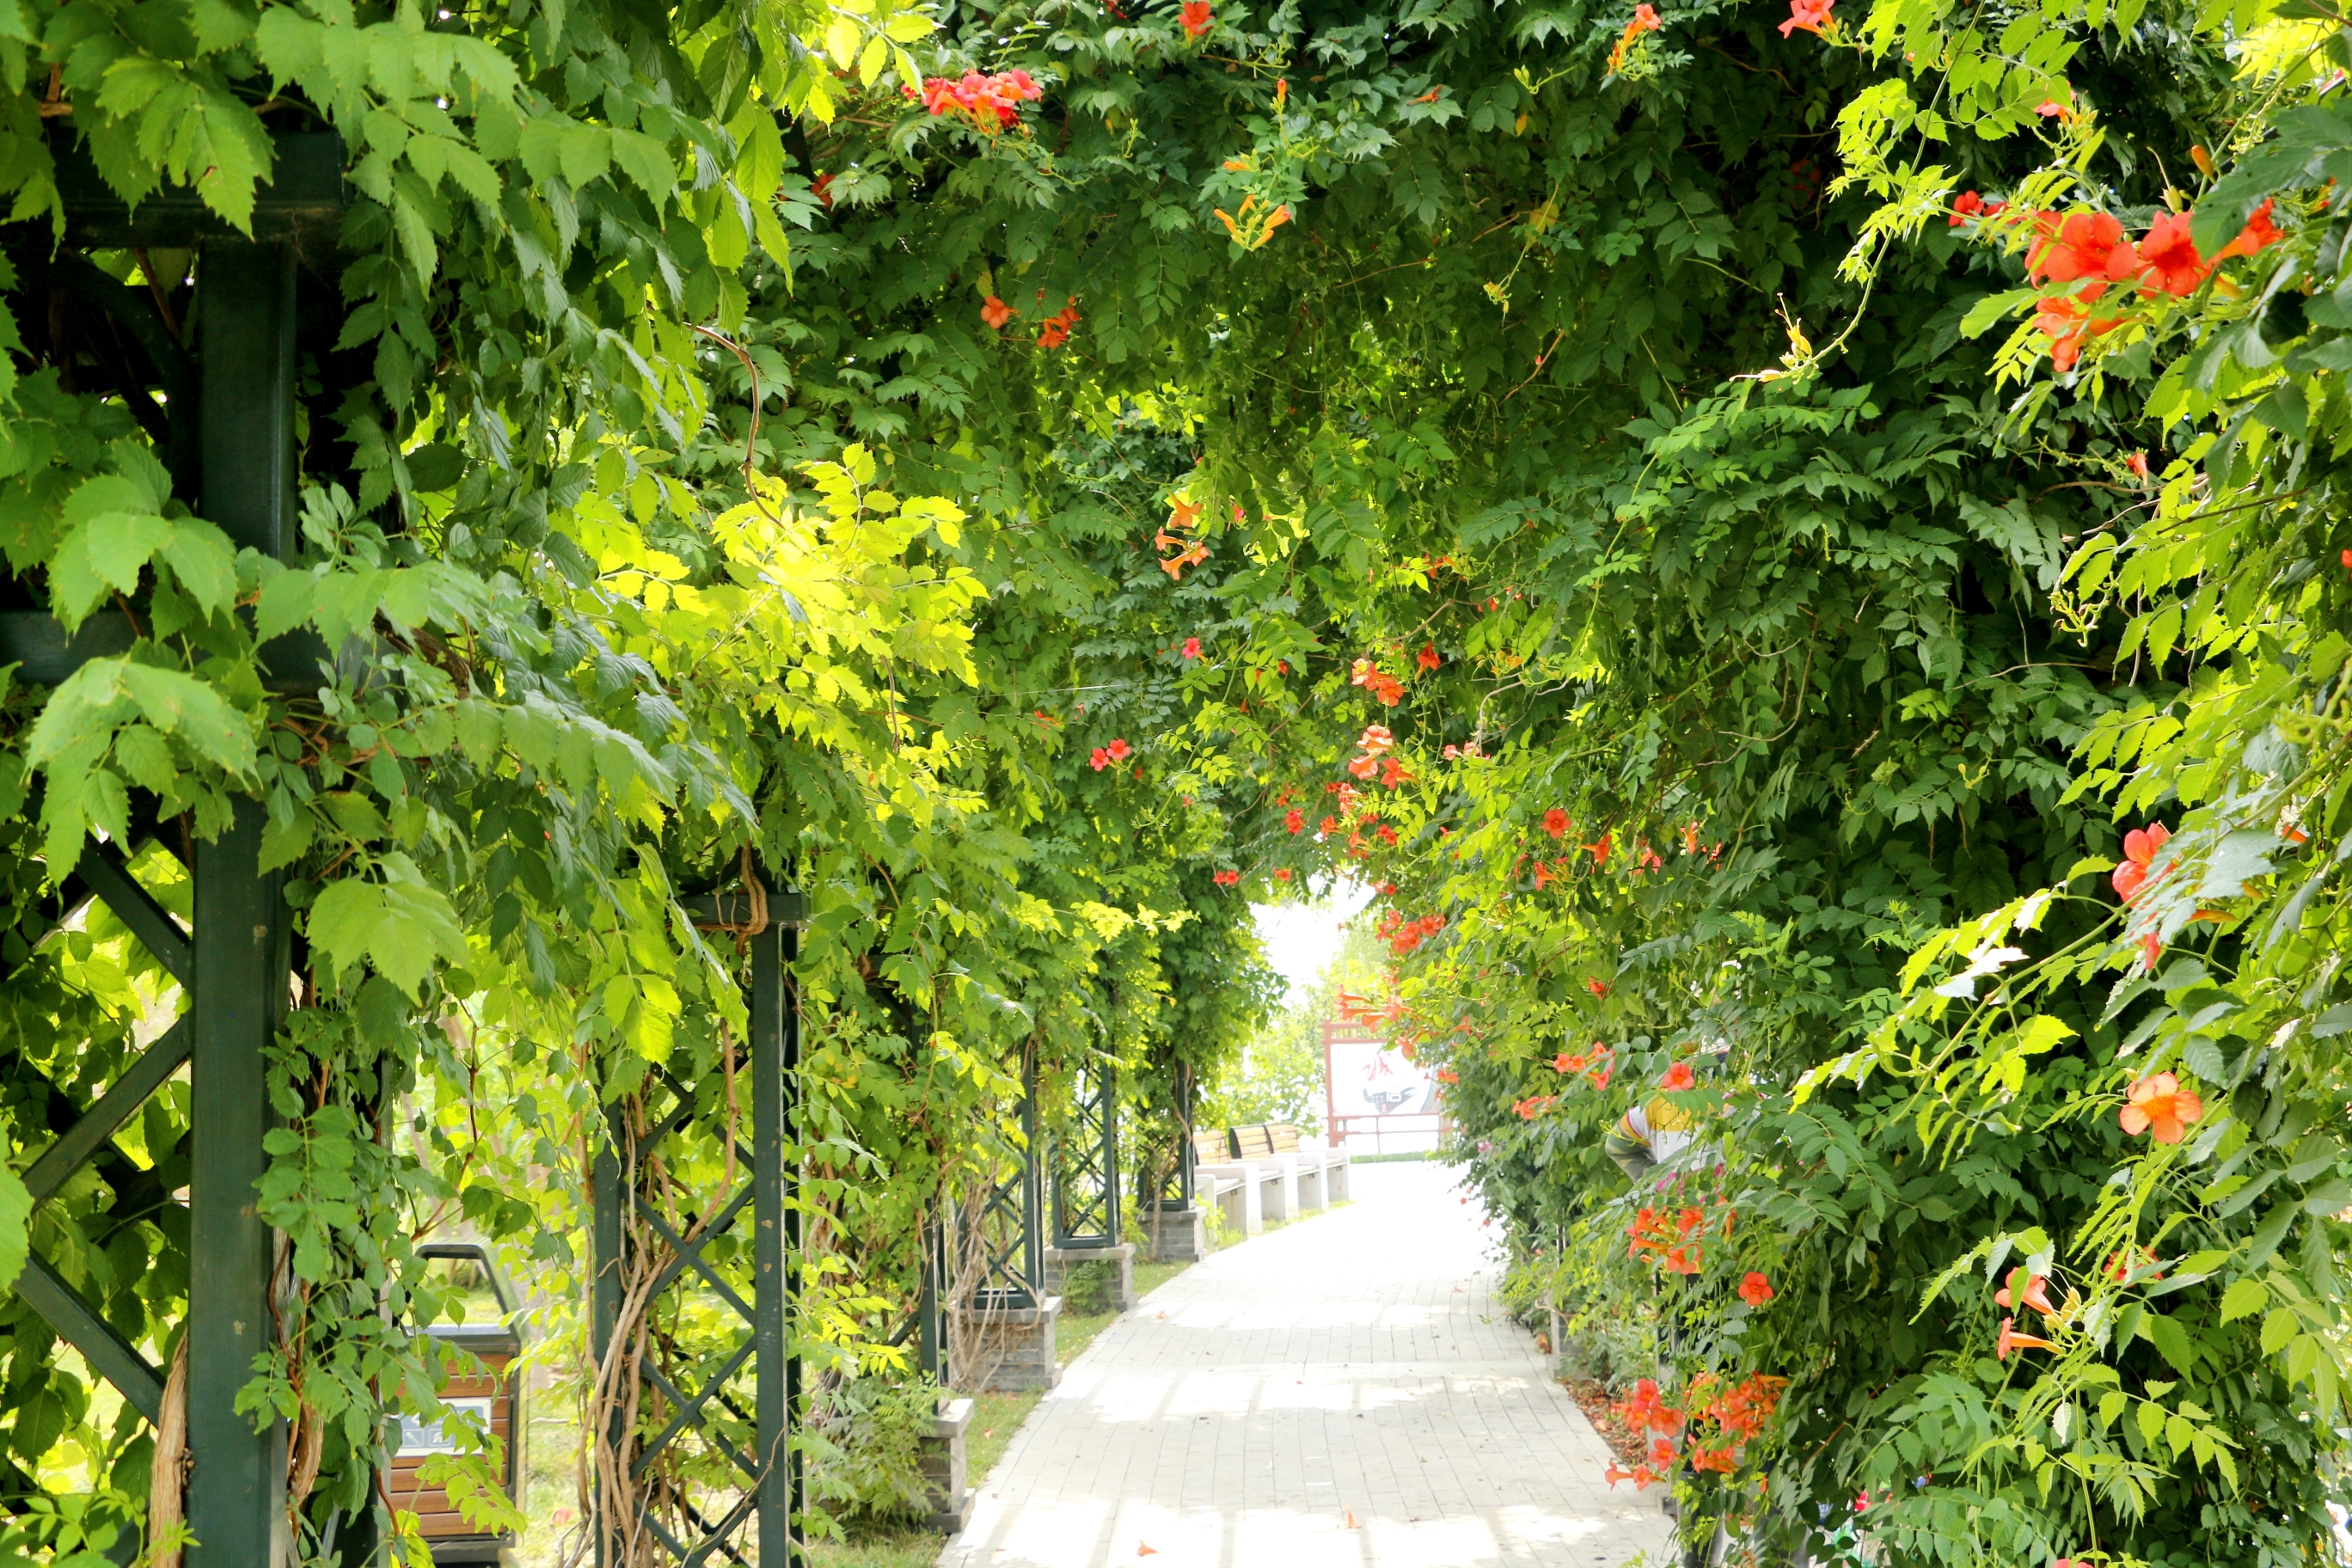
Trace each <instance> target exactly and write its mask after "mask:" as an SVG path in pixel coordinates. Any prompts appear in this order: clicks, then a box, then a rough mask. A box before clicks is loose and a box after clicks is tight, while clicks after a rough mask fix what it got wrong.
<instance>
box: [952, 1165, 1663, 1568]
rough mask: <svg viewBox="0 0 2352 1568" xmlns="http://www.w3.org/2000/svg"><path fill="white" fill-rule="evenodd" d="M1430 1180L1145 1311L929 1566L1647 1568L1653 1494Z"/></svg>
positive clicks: (1388, 1189)
mask: <svg viewBox="0 0 2352 1568" xmlns="http://www.w3.org/2000/svg"><path fill="white" fill-rule="evenodd" d="M1451 1179H1452V1178H1451V1173H1449V1172H1448V1171H1446V1170H1445V1169H1444V1168H1443V1167H1441V1166H1437V1165H1422V1164H1382V1165H1363V1166H1359V1167H1357V1169H1356V1171H1355V1173H1354V1175H1353V1181H1354V1184H1355V1190H1356V1193H1357V1194H1358V1199H1357V1202H1356V1203H1355V1204H1353V1205H1350V1206H1349V1207H1347V1208H1343V1209H1341V1210H1339V1211H1338V1212H1337V1213H1334V1214H1330V1215H1323V1216H1320V1217H1317V1218H1311V1219H1308V1220H1307V1221H1304V1222H1303V1223H1300V1224H1297V1225H1294V1226H1286V1227H1285V1228H1284V1229H1282V1230H1280V1231H1277V1232H1276V1233H1274V1234H1272V1235H1269V1236H1265V1237H1260V1238H1259V1239H1257V1240H1255V1241H1252V1242H1249V1243H1247V1244H1245V1245H1244V1246H1240V1247H1233V1248H1230V1249H1228V1250H1226V1251H1224V1252H1221V1253H1218V1254H1217V1255H1216V1256H1215V1257H1213V1258H1210V1259H1209V1260H1208V1261H1207V1262H1205V1263H1203V1264H1201V1265H1200V1266H1198V1267H1197V1268H1192V1269H1190V1270H1188V1271H1186V1272H1185V1273H1183V1274H1181V1275H1180V1276H1178V1277H1177V1278H1176V1279H1173V1280H1171V1282H1169V1283H1168V1284H1166V1285H1164V1286H1162V1287H1160V1289H1158V1290H1157V1291H1155V1292H1153V1293H1152V1294H1151V1295H1150V1297H1148V1298H1146V1299H1145V1300H1144V1303H1143V1305H1142V1307H1141V1308H1140V1309H1139V1310H1137V1311H1136V1312H1135V1313H1133V1314H1132V1315H1130V1316H1129V1317H1128V1318H1127V1319H1125V1320H1123V1321H1120V1322H1118V1323H1116V1324H1113V1325H1112V1326H1111V1327H1110V1328H1108V1329H1106V1330H1105V1331H1103V1333H1102V1335H1101V1337H1100V1338H1098V1339H1097V1340H1096V1341H1095V1342H1094V1343H1093V1344H1092V1345H1091V1346H1089V1347H1088V1348H1087V1352H1086V1353H1085V1354H1084V1355H1082V1356H1080V1357H1079V1358H1078V1360H1077V1361H1076V1363H1073V1364H1072V1366H1071V1367H1070V1369H1069V1371H1068V1373H1067V1375H1066V1377H1065V1378H1064V1380H1063V1382H1062V1385H1061V1386H1060V1387H1059V1388H1058V1389H1056V1390H1055V1391H1054V1392H1053V1393H1052V1394H1048V1395H1047V1396H1046V1397H1045V1401H1044V1402H1043V1403H1042V1404H1040V1405H1038V1407H1037V1409H1036V1411H1035V1413H1034V1414H1033V1415H1031V1416H1030V1418H1029V1421H1028V1423H1027V1425H1025V1426H1024V1427H1023V1428H1022V1430H1021V1433H1020V1435H1019V1436H1016V1437H1015V1438H1014V1439H1013V1446H1012V1447H1011V1448H1009V1449H1008V1450H1007V1451H1006V1453H1005V1456H1004V1458H1003V1461H1002V1462H1001V1463H1000V1464H999V1465H998V1466H997V1468H996V1471H995V1473H994V1474H993V1475H992V1477H990V1479H988V1480H987V1481H986V1482H985V1483H984V1484H983V1485H982V1488H981V1491H980V1498H979V1502H978V1507H977V1508H976V1509H975V1510H974V1511H973V1514H972V1521H971V1525H970V1526H969V1527H968V1528H967V1529H966V1530H965V1531H963V1533H962V1534H961V1535H959V1536H957V1537H956V1538H955V1539H954V1540H953V1541H951V1542H949V1544H948V1547H947V1550H946V1551H945V1552H944V1553H942V1555H941V1556H940V1568H1145V1565H1147V1564H1148V1565H1149V1568H1341V1565H1345V1568H1487V1565H1489V1564H1496V1565H1503V1564H1508V1565H1511V1568H1519V1565H1522V1564H1536V1563H1541V1564H1546V1565H1548V1568H1549V1565H1559V1568H1570V1565H1573V1568H1616V1565H1617V1564H1620V1563H1624V1562H1625V1561H1626V1560H1627V1559H1629V1558H1631V1557H1632V1556H1633V1554H1634V1553H1635V1552H1639V1551H1642V1550H1644V1549H1646V1550H1648V1551H1649V1552H1651V1553H1652V1556H1653V1560H1657V1558H1658V1557H1659V1555H1660V1553H1661V1551H1662V1549H1663V1548H1664V1545H1665V1542H1666V1540H1667V1536H1668V1526H1667V1523H1666V1521H1665V1520H1664V1517H1663V1516H1662V1515H1660V1513H1659V1512H1658V1510H1657V1503H1656V1500H1655V1499H1654V1496H1653V1497H1636V1496H1635V1495H1633V1492H1632V1491H1631V1490H1630V1489H1620V1490H1618V1491H1616V1492H1612V1491H1611V1490H1610V1489H1609V1487H1608V1485H1607V1483H1606V1482H1605V1481H1604V1480H1603V1479H1602V1477H1601V1472H1602V1470H1603V1469H1604V1468H1606V1467H1607V1465H1608V1463H1609V1451H1608V1449H1607V1447H1605V1446H1604V1445H1603V1444H1602V1443H1601V1438H1600V1437H1599V1436H1598V1435H1596V1434H1595V1433H1594V1432H1593V1430H1592V1428H1591V1425H1590V1424H1589V1423H1588V1422H1587V1421H1586V1420H1585V1419H1584V1415H1583V1414H1582V1412H1580V1411H1579V1410H1578V1409H1577V1408H1576V1405H1575V1404H1574V1403H1573V1402H1572V1401H1570V1398H1569V1397H1568V1395H1567V1394H1566V1392H1565V1391H1564V1390H1562V1389H1561V1388H1560V1387H1559V1385H1558V1384H1554V1383H1553V1382H1551V1381H1550V1379H1549V1377H1548V1376H1547V1375H1546V1369H1545V1366H1544V1363H1543V1360H1542V1358H1541V1357H1540V1356H1539V1355H1538V1353H1537V1351H1536V1348H1535V1343H1534V1341H1533V1340H1532V1339H1531V1338H1529V1336H1528V1334H1527V1333H1526V1332H1525V1331H1522V1330H1520V1329H1519V1328H1517V1326H1515V1325H1513V1324H1512V1323H1510V1322H1509V1321H1507V1320H1506V1319H1505V1318H1504V1317H1503V1315H1502V1309H1501V1306H1500V1304H1499V1302H1497V1301H1496V1300H1495V1299H1494V1296H1493V1289H1494V1287H1495V1285H1496V1265H1495V1264H1494V1263H1493V1261H1492V1259H1491V1258H1488V1257H1487V1256H1486V1243H1485V1237H1486V1236H1488V1235H1491V1234H1492V1233H1491V1232H1487V1231H1484V1230H1482V1229H1481V1228H1480V1226H1479V1220H1480V1219H1481V1218H1482V1217H1483V1215H1480V1214H1479V1212H1478V1211H1477V1209H1476V1208H1475V1206H1474V1205H1473V1206H1465V1205H1463V1204H1461V1203H1460V1202H1459V1201H1458V1194H1456V1193H1455V1192H1454V1190H1453V1188H1452V1187H1451V1185H1450V1183H1451ZM1145 1547H1149V1548H1150V1552H1144V1551H1142V1550H1141V1549H1142V1548H1145Z"/></svg>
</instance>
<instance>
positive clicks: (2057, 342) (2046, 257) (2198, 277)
mask: <svg viewBox="0 0 2352 1568" xmlns="http://www.w3.org/2000/svg"><path fill="white" fill-rule="evenodd" d="M2005 210H2006V207H2005V205H2004V204H2003V203H2000V202H1997V201H1988V200H1986V199H1985V198H1984V197H1983V196H1981V195H1978V193H1976V192H1975V191H1966V192H1963V193H1961V195H1959V196H1958V198H1956V199H1955V200H1954V201H1953V203H1952V214H1951V222H1952V224H1953V226H1955V227H1957V226H1960V225H1962V224H1970V223H1973V224H1981V223H1984V222H1988V221H1990V219H1992V218H1994V217H1996V216H1999V215H2000V213H2002V212H2003V211H2005ZM2274 210H2275V208H2274V205H2273V203H2271V202H2267V201H2266V202H2264V203H2263V205H2261V206H2259V207H2256V208H2255V209H2254V211H2253V213H2252V216H2249V217H2248V218H2247V220H2246V224H2245V226H2244V227H2243V228H2242V229H2240V230H2239V232H2238V236H2237V237H2236V238H2234V239H2232V240H2231V241H2230V242H2229V243H2228V244H2227V245H2224V246H2223V247H2221V249H2220V250H2219V251H2217V252H2215V253H2214V254H2213V255H2212V256H2210V257H2207V256H2204V255H2202V254H2201V253H2200V251H2199V250H2198V248H2197V244H2196V242H2195V241H2194V240H2193V239H2191V238H2190V237H2189V230H2190V229H2191V227H2193V226H2194V225H2195V221H2196V215H2195V214H2194V213H2186V212H2181V213H2166V214H2163V215H2162V216H2158V218H2157V219H2156V221H2155V222H2154V223H2152V224H2150V225H2149V226H2148V230H2147V233H2146V234H2144V235H2142V236H2141V237H2139V238H2138V239H2137V240H2136V241H2135V240H2130V239H2126V238H2125V237H2124V226H2123V221H2122V220H2121V219H2119V218H2116V217H2115V216H2111V215H2109V214H2106V213H2098V212H2080V213H2063V214H2062V213H2055V212H2035V213H2032V214H2029V215H2026V216H2025V217H2024V219H2022V220H2021V221H2027V222H2031V223H2032V226H2033V232H2034V239H2033V242H2032V245H2031V246H2029V247H2027V250H2026V256H2025V275H2026V277H2027V278H2028V279H2031V280H2032V281H2033V282H2036V283H2058V284H2065V285H2068V286H2069V287H2067V288H2066V289H2063V291H2061V292H2057V293H2052V294H2045V295H2043V296H2042V298H2041V299H2040V300H2037V301H2036V302H2035V305H2034V321H2033V325H2034V330H2035V331H2039V332H2040V333H2042V336H2044V337H2046V338H2048V339H2049V340H2050V363H2051V367H2052V368H2053V369H2054V370H2057V371H2059V372H2061V373H2063V372H2066V371H2070V370H2072V369H2074V365H2075V363H2077V362H2078V361H2079V360H2080V359H2081V358H2082V354H2083V350H2084V346H2085V345H2087V344H2088V343H2089V342H2090V341H2091V340H2092V339H2093V338H2095V337H2098V336H2099V335H2100V334H2102V333H2104V332H2108V331H2113V330H2114V329H2115V328H2116V327H2117V326H2119V325H2121V324H2122V323H2123V321H2124V320H2125V317H2124V316H2123V315H2121V314H2116V313H2109V314H2094V312H2093V310H2092V306H2093V304H2094V303H2095V301H2097V300H2100V299H2102V298H2103V297H2104V296H2105V294H2106V292H2107V290H2108V289H2109V288H2110V287H2112V286H2114V285H2116V284H2119V283H2120V284H2126V285H2128V286H2130V287H2131V288H2133V289H2137V291H2138V292H2139V294H2140V295H2141V296H2142V297H2143V298H2147V297H2153V296H2164V297H2168V298H2174V299H2178V298H2179V297H2181V296H2183V295H2187V294H2191V293H2194V292H2195V291H2196V290H2197V289H2199V288H2200V287H2201V286H2202V285H2203V284H2204V282H2205V280H2206V279H2209V278H2210V277H2211V276H2212V275H2213V269H2214V268H2216V267H2218V266H2219V265H2220V264H2221V263H2222V262H2223V261H2226V260H2228V259H2230V258H2231V257H2239V256H2254V255H2257V254H2259V253H2261V252H2262V251H2263V250H2266V249H2268V248H2269V247H2272V246H2273V245H2276V244H2277V243H2278V242H2279V241H2280V240H2282V239H2284V237H2285V233H2284V230H2282V229H2281V228H2280V227H2279V226H2278V225H2277V224H2276V223H2275V222H2273V212H2274Z"/></svg>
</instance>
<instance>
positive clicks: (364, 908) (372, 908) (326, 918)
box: [304, 877, 383, 972]
mask: <svg viewBox="0 0 2352 1568" xmlns="http://www.w3.org/2000/svg"><path fill="white" fill-rule="evenodd" d="M382 920H383V888H382V887H381V886H380V885H379V884H377V883H374V882H371V881H368V880H366V879H364V878H361V877H342V878H339V879H336V880H334V881H331V882H329V883H328V884H327V885H326V886H325V887H324V888H321V889H320V890H319V896H318V897H317V898H316V899H314V900H311V903H310V917H309V920H308V921H307V923H306V925H305V926H304V930H305V931H308V932H309V934H310V945H311V946H312V947H313V948H316V949H317V950H318V951H319V952H323V953H325V954H326V955H327V958H328V960H329V962H330V963H331V964H332V965H333V967H334V968H335V969H336V970H337V971H338V972H341V971H343V970H347V969H352V968H354V967H356V966H357V965H358V964H359V963H361V962H362V960H363V959H365V958H366V957H367V950H368V942H369V940H370V939H371V938H373V936H374V934H375V928H376V925H377V923H378V922H379V921H382Z"/></svg>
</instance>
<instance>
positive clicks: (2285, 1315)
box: [2263, 1307, 2295, 1355]
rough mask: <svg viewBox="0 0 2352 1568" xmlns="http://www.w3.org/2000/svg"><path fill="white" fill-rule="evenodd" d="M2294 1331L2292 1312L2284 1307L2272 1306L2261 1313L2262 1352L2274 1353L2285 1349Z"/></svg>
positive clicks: (2266, 1353)
mask: <svg viewBox="0 0 2352 1568" xmlns="http://www.w3.org/2000/svg"><path fill="white" fill-rule="evenodd" d="M2294 1331H2295V1316H2294V1313H2293V1312H2292V1311H2290V1310H2287V1309H2286V1308H2284V1307H2273V1308H2272V1309H2271V1310H2269V1311H2268V1312H2266V1313H2264V1314H2263V1354H2264V1355H2276V1354H2278V1352H2281V1351H2283V1350H2284V1349H2286V1345H2287V1342H2288V1341H2289V1340H2292V1339H2293V1338H2294Z"/></svg>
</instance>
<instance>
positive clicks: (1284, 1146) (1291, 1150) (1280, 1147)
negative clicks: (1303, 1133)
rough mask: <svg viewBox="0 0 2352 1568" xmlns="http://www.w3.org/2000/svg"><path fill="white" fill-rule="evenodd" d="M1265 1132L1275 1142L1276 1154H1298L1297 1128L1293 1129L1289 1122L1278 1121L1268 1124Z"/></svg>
mask: <svg viewBox="0 0 2352 1568" xmlns="http://www.w3.org/2000/svg"><path fill="white" fill-rule="evenodd" d="M1265 1131H1266V1133H1267V1135H1268V1136H1270V1137H1271V1138H1273V1140H1274V1152H1276V1153H1277V1154H1296V1153H1297V1152H1298V1129H1297V1128H1296V1127H1293V1126H1292V1125H1291V1124H1290V1123H1289V1122H1287V1121H1276V1122H1272V1123H1270V1124H1268V1126H1267V1127H1266V1130H1265Z"/></svg>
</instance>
